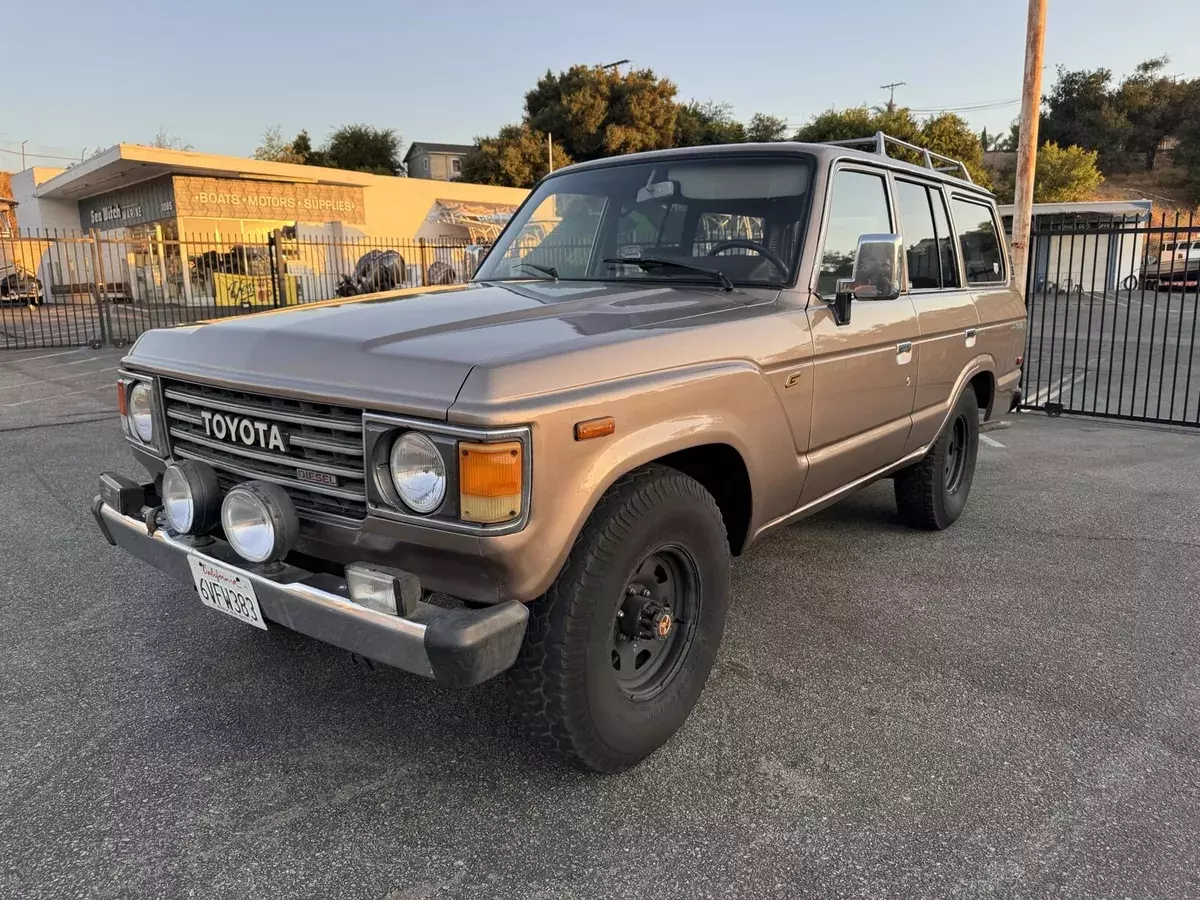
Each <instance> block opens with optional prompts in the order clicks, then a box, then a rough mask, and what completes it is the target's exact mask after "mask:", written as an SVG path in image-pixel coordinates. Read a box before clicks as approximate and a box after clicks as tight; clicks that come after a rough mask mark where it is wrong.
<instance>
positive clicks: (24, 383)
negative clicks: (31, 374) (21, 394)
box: [0, 359, 117, 391]
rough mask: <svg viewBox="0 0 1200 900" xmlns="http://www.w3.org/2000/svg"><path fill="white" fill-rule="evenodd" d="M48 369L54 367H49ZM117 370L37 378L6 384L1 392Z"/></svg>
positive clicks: (1, 386) (112, 367)
mask: <svg viewBox="0 0 1200 900" xmlns="http://www.w3.org/2000/svg"><path fill="white" fill-rule="evenodd" d="M88 362H92V360H90V359H89V360H88ZM101 362H103V360H101ZM48 368H54V367H53V366H49V367H48ZM116 368H117V366H105V367H104V368H103V369H93V370H92V371H90V372H72V373H71V374H70V375H59V376H58V377H57V378H35V379H34V380H33V381H22V382H21V383H20V384H4V385H0V391H11V390H15V389H16V388H27V387H29V386H31V385H34V384H45V383H47V382H53V381H70V380H71V379H72V378H79V377H81V376H84V377H86V376H88V375H99V374H100V373H101V372H111V371H113V370H114V369H116ZM114 384H115V382H114Z"/></svg>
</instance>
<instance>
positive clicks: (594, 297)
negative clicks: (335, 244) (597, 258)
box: [125, 281, 778, 418]
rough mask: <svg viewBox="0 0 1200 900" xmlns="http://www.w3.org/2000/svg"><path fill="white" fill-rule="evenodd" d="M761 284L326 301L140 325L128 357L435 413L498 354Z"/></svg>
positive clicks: (675, 318) (646, 322)
mask: <svg viewBox="0 0 1200 900" xmlns="http://www.w3.org/2000/svg"><path fill="white" fill-rule="evenodd" d="M777 294H778V292H777V291H775V290H767V289H752V290H735V291H733V292H730V293H726V292H724V291H722V290H720V289H719V288H708V287H702V286H697V285H679V286H675V285H669V284H662V283H655V284H612V283H605V284H585V283H582V282H527V281H521V282H509V283H504V284H497V283H494V282H493V283H478V284H470V285H460V286H457V287H453V288H449V289H433V290H430V291H426V292H419V293H412V292H396V293H389V294H383V295H377V296H371V297H365V298H347V299H345V300H333V301H325V302H321V303H313V304H308V305H304V306H297V307H289V308H287V309H280V310H271V311H269V312H265V313H260V314H256V315H248V316H239V317H234V318H229V319H223V320H216V321H211V322H205V323H200V324H196V325H188V326H181V327H178V328H168V329H160V330H156V331H149V332H146V333H145V334H144V335H142V337H141V338H140V339H139V340H138V342H137V344H136V345H135V346H134V348H133V350H132V352H131V353H130V355H129V356H128V357H127V358H126V360H125V362H126V365H127V366H129V367H131V368H134V369H136V370H139V371H147V372H153V373H158V374H165V375H175V376H179V377H183V378H194V379H196V380H200V381H205V382H208V383H212V384H218V385H226V386H231V387H233V386H236V387H242V388H245V389H248V390H258V391H261V392H263V393H269V394H277V395H281V396H297V397H306V396H307V397H321V398H324V399H327V400H328V401H329V402H331V403H338V404H344V405H348V406H361V407H366V408H371V409H378V410H384V411H391V412H399V413H408V414H410V415H419V416H425V417H433V418H445V417H446V414H447V410H448V409H449V408H450V406H451V405H452V404H453V403H454V400H455V397H457V395H458V392H459V390H460V389H461V387H462V385H463V382H464V381H465V380H466V377H467V375H468V374H470V372H471V369H472V368H473V367H475V366H477V365H480V364H483V363H485V362H487V361H489V360H494V359H496V358H498V357H504V356H517V355H520V356H522V357H525V358H528V357H529V356H530V355H537V353H538V352H539V351H544V352H546V353H548V354H549V353H561V352H562V350H563V346H562V345H563V344H564V343H570V342H582V341H588V340H592V341H594V340H595V339H596V338H597V337H600V338H602V339H603V340H604V341H605V342H606V343H607V342H612V341H613V340H620V339H621V337H620V335H619V334H618V333H620V332H629V337H630V338H631V339H632V338H634V337H636V336H637V335H638V334H639V333H640V332H643V331H644V330H645V329H650V328H655V327H662V326H664V325H670V324H671V323H680V322H683V323H686V320H688V319H691V318H695V317H704V316H707V315H711V314H713V313H720V312H724V311H727V310H730V309H732V308H736V307H741V306H746V305H750V304H758V303H762V302H766V301H769V300H771V299H774V297H775V296H777Z"/></svg>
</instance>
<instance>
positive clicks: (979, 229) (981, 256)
mask: <svg viewBox="0 0 1200 900" xmlns="http://www.w3.org/2000/svg"><path fill="white" fill-rule="evenodd" d="M951 207H952V208H953V211H954V226H955V228H956V229H957V231H958V241H959V244H960V245H961V247H962V257H963V264H964V266H963V267H964V268H965V269H966V272H967V284H994V283H996V282H1001V281H1004V280H1005V278H1007V277H1008V276H1007V273H1006V271H1005V264H1004V251H1003V250H1002V249H1001V248H1000V229H999V227H998V226H997V224H996V217H995V215H994V214H993V213H992V208H991V207H990V206H988V205H986V204H983V203H976V202H974V201H971V200H964V199H962V198H961V197H955V198H954V199H953V200H952V201H951Z"/></svg>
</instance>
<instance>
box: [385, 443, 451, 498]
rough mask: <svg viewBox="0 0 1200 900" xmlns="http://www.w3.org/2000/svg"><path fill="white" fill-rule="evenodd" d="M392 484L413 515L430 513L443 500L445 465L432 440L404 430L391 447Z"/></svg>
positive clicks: (444, 493) (444, 496)
mask: <svg viewBox="0 0 1200 900" xmlns="http://www.w3.org/2000/svg"><path fill="white" fill-rule="evenodd" d="M388 462H389V465H390V468H391V473H392V484H393V485H394V486H395V488H396V493H397V494H399V495H400V499H401V500H403V501H404V505H405V506H407V507H409V509H411V510H413V511H414V512H419V513H431V512H433V511H434V510H435V509H437V508H438V507H439V506H441V505H442V501H443V500H444V499H445V498H446V463H445V462H444V461H443V460H442V455H441V454H440V453H438V449H437V447H436V446H435V445H434V443H433V441H431V440H430V439H429V438H427V437H425V435H423V434H419V433H417V432H415V431H406V432H404V434H402V435H400V437H398V438H396V443H394V444H392V452H391V456H390V457H389V460H388Z"/></svg>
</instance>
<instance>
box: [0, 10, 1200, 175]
mask: <svg viewBox="0 0 1200 900" xmlns="http://www.w3.org/2000/svg"><path fill="white" fill-rule="evenodd" d="M1025 9H1026V5H1025V2H1024V0H991V2H989V3H971V4H967V3H963V2H960V0H904V2H903V3H900V2H895V0H892V2H883V0H831V2H821V3H816V2H812V0H722V2H716V0H683V2H680V0H601V2H595V3H586V4H585V3H578V2H572V0H559V2H542V3H522V4H517V3H495V2H491V3H487V2H476V0H457V2H438V0H432V2H431V0H422V2H412V0H404V2H399V3H397V2H394V0H393V2H382V0H352V2H342V3H336V2H330V0H289V2H286V3H280V2H275V3H263V2H260V0H240V2H239V0H210V2H206V3H201V2H183V0H168V2H157V3H151V2H143V0H137V2H135V0H108V2H106V3H97V2H95V0H55V2H52V3H36V2H32V0H17V2H15V3H12V4H7V6H6V9H5V12H4V16H3V20H4V26H5V27H4V45H5V50H4V70H5V72H6V82H7V87H6V88H5V90H4V91H3V92H2V93H0V97H2V98H3V99H0V168H3V169H10V170H12V169H17V168H19V167H20V157H19V155H14V154H13V153H12V152H3V151H13V150H18V149H19V146H20V142H21V141H22V140H28V141H29V144H28V147H27V150H28V152H29V153H30V154H33V153H35V152H36V153H41V154H51V155H64V156H74V157H78V155H79V153H80V152H81V151H82V150H84V148H87V151H88V152H89V153H90V152H92V151H94V150H95V149H96V148H97V147H107V146H111V145H112V144H115V143H117V142H122V141H124V142H128V143H137V142H146V141H149V140H150V139H151V138H152V137H153V136H154V134H155V133H156V132H157V131H158V130H159V128H160V127H166V128H168V129H169V130H170V132H171V133H172V134H174V135H175V136H177V137H179V138H181V139H183V140H185V141H188V142H190V143H191V144H193V145H194V146H195V149H197V150H202V151H207V152H212V153H227V154H232V155H238V156H245V155H249V154H250V153H252V152H253V150H254V148H255V146H256V145H257V144H258V140H259V137H260V135H261V133H262V131H263V129H264V128H265V127H266V126H269V125H272V124H278V125H279V126H281V128H282V130H283V133H284V135H285V136H286V137H290V136H291V135H294V134H295V133H296V132H297V131H298V130H300V129H301V128H307V129H308V131H309V133H310V134H311V135H312V137H313V142H314V144H315V143H319V142H320V141H321V140H323V139H324V137H325V135H326V134H327V133H328V132H329V131H330V130H331V129H332V128H334V127H336V126H338V125H342V124H346V123H350V122H358V121H361V122H366V123H369V124H372V125H375V126H379V127H389V128H394V129H396V131H397V132H398V133H399V134H400V135H401V136H402V137H403V139H404V141H405V143H406V144H407V143H408V142H411V141H414V140H417V141H419V140H425V141H440V142H450V143H459V142H462V143H467V142H470V141H471V140H472V139H473V138H474V137H475V136H477V135H483V134H490V133H493V132H495V131H496V130H497V129H498V128H499V127H500V126H502V125H504V124H506V123H508V122H512V121H516V120H517V119H519V118H520V115H521V105H522V100H523V97H524V93H525V91H526V90H528V89H529V88H530V87H532V86H533V84H534V82H535V81H536V80H537V78H538V77H539V75H541V74H542V73H544V72H545V71H546V70H547V69H553V70H555V71H557V70H560V69H564V68H566V67H568V66H570V65H571V64H573V63H606V62H612V61H615V60H618V59H625V58H628V59H630V60H632V62H633V63H634V64H635V65H636V66H638V67H649V68H652V69H654V70H655V71H656V72H657V73H659V74H661V75H665V76H667V77H669V78H671V79H672V80H673V81H674V82H675V83H676V84H677V85H678V87H679V97H680V98H681V99H688V98H693V97H694V98H696V99H699V100H710V99H711V100H717V101H722V102H728V103H730V104H732V105H733V108H734V111H735V113H736V114H737V115H738V117H739V118H748V117H749V116H750V115H751V114H752V113H754V112H756V111H762V112H768V113H773V114H775V115H779V116H783V117H785V118H786V119H787V120H788V121H789V123H791V124H792V125H799V124H800V123H802V122H803V121H805V120H806V119H807V118H808V117H809V116H811V115H812V114H814V113H816V112H819V111H820V110H822V109H826V108H828V107H830V106H848V105H855V104H860V103H869V104H876V103H881V102H883V101H885V100H886V93H885V92H884V91H881V90H880V89H879V85H881V84H883V83H885V82H890V81H904V82H907V85H905V86H903V87H900V88H897V91H896V100H897V102H898V103H902V104H905V105H908V106H910V107H912V108H914V109H922V110H925V109H937V108H944V107H961V106H966V105H972V104H980V103H988V102H999V101H1011V100H1016V99H1017V98H1018V97H1019V95H1020V87H1021V67H1022V59H1023V54H1024V27H1025ZM1198 41H1200V0H1156V2H1154V3H1151V4H1142V5H1139V4H1137V3H1134V2H1130V0H1050V13H1049V20H1048V25H1047V40H1046V62H1047V64H1048V68H1047V70H1046V78H1047V82H1046V87H1047V88H1048V87H1049V83H1050V81H1051V80H1052V79H1053V73H1054V67H1055V66H1056V65H1058V64H1063V65H1066V66H1068V67H1071V68H1094V67H1098V66H1106V67H1108V68H1110V69H1112V70H1113V71H1114V72H1115V73H1117V74H1118V75H1120V74H1124V73H1127V72H1129V71H1131V70H1132V68H1133V67H1134V66H1135V65H1136V64H1137V63H1138V62H1139V61H1140V60H1143V59H1145V58H1147V57H1150V56H1157V55H1161V54H1163V53H1167V54H1169V55H1170V56H1171V65H1170V67H1169V71H1170V72H1171V73H1178V74H1184V75H1189V76H1200V49H1198V48H1200V43H1198ZM1018 111H1019V107H1018V106H1017V105H1016V104H1015V103H1014V104H1013V105H1010V106H1004V107H1001V108H996V109H991V110H985V111H981V112H968V113H965V115H966V116H967V118H968V121H970V122H971V123H972V125H974V126H975V127H976V128H979V127H981V126H987V127H988V128H989V129H1000V130H1003V129H1005V128H1007V126H1008V123H1009V122H1010V121H1011V120H1012V119H1013V118H1015V117H1016V115H1017V113H1018ZM29 161H30V164H33V163H34V162H36V163H38V164H41V165H54V164H56V163H55V161H54V160H51V159H47V158H42V157H34V156H32V155H31V156H30V157H29ZM58 164H62V163H58Z"/></svg>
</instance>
